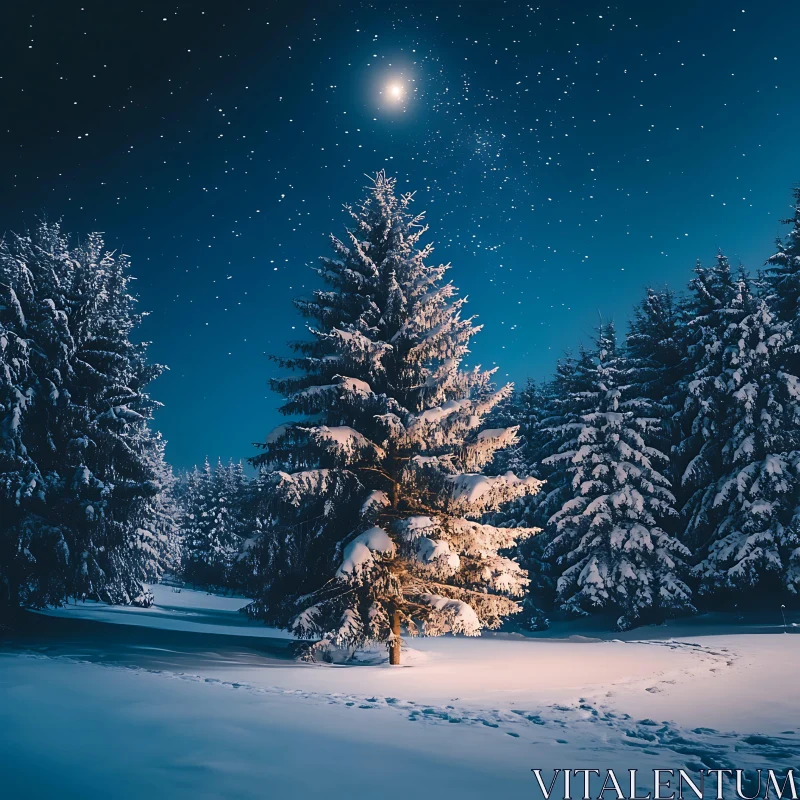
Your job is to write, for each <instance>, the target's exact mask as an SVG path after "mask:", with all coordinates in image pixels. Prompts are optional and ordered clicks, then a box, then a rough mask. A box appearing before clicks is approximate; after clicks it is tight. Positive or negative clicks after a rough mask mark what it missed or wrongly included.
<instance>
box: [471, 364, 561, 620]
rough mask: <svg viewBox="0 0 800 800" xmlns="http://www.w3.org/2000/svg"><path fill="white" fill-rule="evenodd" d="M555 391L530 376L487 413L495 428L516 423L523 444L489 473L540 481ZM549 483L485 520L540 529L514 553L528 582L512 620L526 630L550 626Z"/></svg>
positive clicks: (495, 463)
mask: <svg viewBox="0 0 800 800" xmlns="http://www.w3.org/2000/svg"><path fill="white" fill-rule="evenodd" d="M554 383H555V382H554ZM552 389H553V386H552V385H548V384H538V383H536V382H535V381H533V380H532V379H528V381H527V383H526V385H525V388H524V389H522V390H521V391H519V392H514V394H513V395H512V396H511V397H509V398H508V399H507V400H504V401H503V402H502V403H499V404H498V406H497V408H496V409H495V410H494V411H493V412H492V413H491V414H490V415H489V418H488V420H487V424H488V425H489V426H491V427H493V428H495V427H511V426H516V427H518V428H519V434H518V436H519V439H520V442H519V444H518V445H516V446H514V447H511V448H508V449H506V450H501V451H499V452H498V453H497V454H496V455H495V458H494V460H493V462H492V463H491V464H490V465H488V466H487V469H486V472H487V474H492V475H501V474H503V473H505V472H507V471H508V470H511V471H512V472H513V473H514V474H515V475H532V476H534V477H535V478H539V479H542V478H543V477H544V474H545V473H546V472H548V471H549V469H548V468H547V467H545V466H544V465H543V464H542V463H541V462H542V459H543V458H545V457H546V456H548V455H552V452H551V451H550V448H549V445H550V443H551V437H550V436H549V434H548V431H547V428H546V424H547V423H549V422H551V421H552V416H553V413H554V408H553V402H554V398H553V396H552ZM549 487H550V484H546V485H545V487H544V490H545V491H540V492H538V493H536V494H532V495H525V496H523V497H519V498H517V499H516V500H513V501H512V502H511V503H509V504H507V505H506V506H504V507H503V508H501V509H500V510H499V511H494V512H492V513H490V514H487V515H486V518H485V519H484V521H485V522H488V523H490V524H492V525H497V526H499V527H502V528H528V529H535V530H537V531H539V534H538V535H536V536H528V537H526V538H524V539H523V540H521V541H520V543H519V544H518V546H517V548H516V551H515V554H516V557H517V558H518V560H519V563H520V564H521V565H522V567H523V568H524V569H525V571H526V572H527V573H528V579H529V583H528V588H527V591H526V594H525V597H524V599H523V601H522V611H521V612H520V614H519V615H518V616H517V617H515V620H514V621H515V623H516V624H517V625H520V626H521V627H523V628H527V629H528V630H543V629H546V628H547V626H548V619H547V609H548V608H550V607H551V606H552V599H553V594H554V590H555V581H554V579H553V575H552V571H553V570H552V565H550V564H549V563H547V562H546V561H545V560H544V558H543V553H544V550H545V548H546V546H547V537H546V536H544V535H542V533H541V532H542V529H543V527H544V523H545V522H546V521H547V518H548V517H549V516H550V515H549V514H547V516H545V515H544V513H543V508H544V505H543V501H544V500H545V499H546V497H547V489H548V488H549Z"/></svg>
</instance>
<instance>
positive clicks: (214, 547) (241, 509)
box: [181, 459, 248, 588]
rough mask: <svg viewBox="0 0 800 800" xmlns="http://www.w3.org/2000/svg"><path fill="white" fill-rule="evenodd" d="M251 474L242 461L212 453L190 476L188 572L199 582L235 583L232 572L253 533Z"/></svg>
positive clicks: (185, 500)
mask: <svg viewBox="0 0 800 800" xmlns="http://www.w3.org/2000/svg"><path fill="white" fill-rule="evenodd" d="M246 487H247V478H246V477H245V475H244V471H243V469H242V465H241V464H235V463H233V462H230V463H228V464H222V462H218V463H217V465H216V467H215V468H214V469H212V468H211V465H210V464H209V462H208V459H206V461H205V464H204V466H203V469H202V470H199V469H197V468H196V467H195V469H194V470H193V471H192V472H190V473H189V474H188V475H187V476H186V477H185V487H184V489H183V491H182V493H181V502H182V505H183V508H184V513H183V520H184V522H183V554H182V559H181V560H182V565H183V577H184V579H185V580H186V581H188V582H190V583H193V584H196V585H198V586H206V587H217V588H231V583H232V577H231V573H232V570H233V569H234V565H235V564H236V563H237V561H238V558H239V555H240V553H241V547H242V543H243V542H244V541H245V539H246V538H247V534H248V531H247V521H248V517H247V514H246V510H245V505H246V491H247V488H246Z"/></svg>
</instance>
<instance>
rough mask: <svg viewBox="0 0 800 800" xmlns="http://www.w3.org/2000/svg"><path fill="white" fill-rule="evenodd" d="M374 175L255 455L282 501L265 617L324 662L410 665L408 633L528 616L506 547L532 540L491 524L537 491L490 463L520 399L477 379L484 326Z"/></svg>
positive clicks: (391, 188) (305, 304)
mask: <svg viewBox="0 0 800 800" xmlns="http://www.w3.org/2000/svg"><path fill="white" fill-rule="evenodd" d="M411 203H412V195H411V194H404V195H400V196H398V195H397V193H396V191H395V182H394V180H392V179H390V178H388V177H386V175H385V174H384V173H382V172H381V173H378V175H377V176H376V178H375V180H374V183H373V185H372V186H371V187H370V188H369V191H368V192H367V196H366V199H365V200H364V201H363V202H362V203H361V204H359V205H358V206H356V207H354V208H349V209H348V211H349V214H350V218H351V221H352V227H351V229H350V230H349V231H348V235H347V240H346V241H341V240H339V239H337V238H333V239H332V245H333V250H334V254H335V255H334V257H333V258H325V259H322V262H321V266H320V267H319V268H318V274H319V275H320V277H321V278H322V279H323V281H324V282H325V283H326V284H327V287H328V288H326V289H320V290H318V291H316V292H315V293H314V295H313V298H311V299H309V300H300V301H297V306H298V308H299V309H300V311H301V312H302V313H303V314H304V315H305V316H306V317H307V318H309V319H311V320H312V321H313V324H312V325H310V326H309V332H310V334H311V337H310V339H309V340H306V341H302V342H298V343H295V344H294V345H293V348H294V351H295V356H294V357H292V358H288V359H281V360H280V363H281V365H282V366H283V367H284V368H288V369H289V370H291V371H292V372H293V373H294V374H293V375H291V376H290V377H287V378H281V379H276V380H274V381H273V384H272V385H273V387H274V388H275V389H276V390H277V391H278V392H280V393H281V394H282V395H283V396H284V397H285V398H286V402H285V404H284V405H283V407H282V409H281V410H282V411H283V413H285V414H287V415H301V416H304V417H305V420H304V421H298V422H291V423H289V424H287V425H284V426H281V427H280V428H279V429H277V430H276V431H274V432H273V433H272V434H271V435H270V436H269V437H268V439H267V441H266V442H265V443H264V445H263V450H264V452H263V453H262V454H261V455H260V456H258V457H256V458H255V459H254V461H255V463H256V464H257V465H259V466H260V467H261V468H262V470H264V471H265V472H268V471H270V470H276V469H277V470H279V471H273V472H272V473H271V474H269V475H268V476H267V478H266V480H267V481H268V485H269V491H267V492H264V494H265V495H266V496H267V497H268V498H269V500H270V514H271V515H272V523H271V526H270V534H269V535H268V539H269V542H268V543H267V544H266V545H265V547H264V548H263V549H264V550H265V552H266V553H267V555H266V557H265V563H269V564H270V569H269V572H270V578H269V583H268V585H266V586H265V587H264V589H263V591H262V592H261V593H260V595H259V597H258V598H257V601H256V602H255V603H254V605H253V606H252V607H251V611H252V613H254V614H255V615H257V616H260V617H262V618H264V619H266V620H268V621H270V622H272V623H277V624H280V625H285V626H288V627H289V628H290V629H291V630H292V631H294V632H295V633H296V634H297V635H298V636H300V637H302V638H306V639H316V640H318V642H317V644H316V645H315V649H317V650H318V649H323V650H326V651H328V652H330V651H332V650H337V649H341V650H345V651H347V652H350V651H352V649H353V648H356V647H359V646H362V645H363V644H365V643H366V642H370V641H380V642H387V643H388V644H389V651H390V662H391V663H393V664H396V663H399V660H400V634H401V626H402V625H405V626H406V629H407V631H408V633H409V634H410V635H416V634H427V635H439V634H442V633H445V632H448V631H450V632H454V633H463V634H467V635H477V634H479V633H480V630H481V628H484V627H489V628H495V627H497V626H498V625H499V624H500V622H501V620H502V618H503V617H504V616H506V615H508V614H512V613H515V612H516V611H517V610H518V609H519V606H518V603H517V602H516V600H515V599H514V598H516V597H519V596H520V595H521V594H522V593H523V591H524V588H525V585H526V580H527V579H526V577H525V574H524V571H523V570H522V569H521V568H520V566H519V565H518V564H517V563H516V562H515V561H513V560H511V559H510V558H508V557H504V556H502V555H500V551H502V550H504V549H506V548H510V547H512V546H513V545H514V544H515V542H516V541H517V540H518V539H519V538H521V537H523V536H525V535H526V534H529V533H530V531H526V530H522V529H507V528H498V527H495V526H492V525H486V524H481V523H479V522H478V521H476V520H477V518H478V517H479V516H480V515H482V514H483V513H485V512H487V511H489V510H491V509H493V508H496V507H498V506H499V505H500V504H501V503H503V502H506V501H510V500H512V499H513V498H515V497H518V496H520V495H522V494H525V493H530V492H535V491H536V490H537V489H538V487H539V481H538V480H536V479H535V478H533V477H527V478H517V477H516V476H515V475H514V474H513V473H511V472H508V473H506V474H503V475H497V476H486V475H483V474H481V473H480V470H481V468H482V467H483V466H484V465H486V464H487V463H489V462H490V461H491V459H492V457H493V455H494V453H495V452H496V451H497V450H498V449H500V448H502V447H506V446H509V445H512V444H513V443H514V442H515V441H516V438H517V436H516V434H517V431H516V428H514V427H511V428H498V429H490V430H482V431H481V430H480V426H481V420H482V418H483V417H484V416H485V415H486V414H488V413H489V412H490V411H491V410H492V409H493V408H494V407H495V406H496V405H497V403H498V402H500V401H501V400H503V399H504V398H506V397H507V396H508V394H509V392H510V391H511V387H509V386H506V387H503V388H501V389H499V390H495V389H493V387H492V385H491V373H489V372H485V371H481V370H480V369H479V368H477V367H475V368H472V369H469V370H468V369H465V368H464V367H463V366H462V363H463V360H464V359H465V357H466V356H467V355H468V346H469V342H470V339H471V338H472V336H473V335H474V334H475V333H476V331H477V330H478V329H477V328H476V327H475V326H474V325H473V323H472V320H471V319H470V318H465V317H464V316H463V313H462V312H463V306H464V302H465V300H464V299H460V298H458V297H457V294H456V289H455V287H454V286H453V285H452V284H451V283H448V282H445V280H444V277H445V273H446V271H447V267H446V266H431V265H429V264H428V260H429V258H430V255H431V250H432V248H431V246H430V245H424V246H423V245H421V244H420V239H421V237H422V236H423V235H424V233H425V231H426V230H427V227H426V226H425V225H424V224H423V215H421V214H414V213H413V212H412V211H411Z"/></svg>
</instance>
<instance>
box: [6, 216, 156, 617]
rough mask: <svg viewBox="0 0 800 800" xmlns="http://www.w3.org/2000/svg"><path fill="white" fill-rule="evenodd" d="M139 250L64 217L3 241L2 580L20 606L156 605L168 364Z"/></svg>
mask: <svg viewBox="0 0 800 800" xmlns="http://www.w3.org/2000/svg"><path fill="white" fill-rule="evenodd" d="M129 283H130V275H129V264H128V259H127V257H126V256H124V255H120V256H115V255H113V254H111V253H108V252H106V251H105V250H104V247H103V241H102V238H101V237H100V236H99V235H98V234H92V235H90V236H89V237H87V239H86V240H85V241H84V242H83V243H81V244H79V245H76V246H71V245H70V243H69V241H68V240H67V237H66V236H64V235H63V234H62V233H61V230H60V228H59V226H58V225H51V224H47V223H42V224H40V225H39V227H38V228H37V229H36V230H35V231H34V233H33V234H32V235H29V236H15V235H11V236H9V237H7V238H6V239H5V240H3V242H2V243H0V518H2V520H3V525H2V529H0V552H1V554H2V557H0V581H2V584H3V587H4V591H3V592H2V593H0V594H2V595H3V598H2V599H3V601H5V602H7V603H9V604H10V605H20V604H22V605H44V604H47V603H54V604H60V603H62V602H64V600H65V599H66V598H67V597H69V596H87V597H96V598H100V599H103V600H108V601H110V602H138V603H141V604H147V603H148V602H149V601H150V598H149V595H148V593H147V592H145V591H144V589H143V587H142V580H143V579H145V578H146V577H148V576H150V577H152V576H154V575H156V574H157V573H158V571H159V569H160V566H159V562H160V559H161V549H160V545H159V542H158V541H157V540H155V539H153V537H152V535H151V531H150V530H148V527H147V525H146V522H147V520H148V519H149V511H148V509H149V507H150V505H151V503H152V500H153V498H154V497H155V496H156V495H157V494H158V493H159V491H160V490H161V487H160V481H159V475H160V473H161V470H162V466H163V451H162V446H161V444H160V440H159V438H158V437H157V435H155V434H154V433H153V432H152V430H151V429H150V426H149V423H150V419H151V418H152V413H153V411H154V409H155V408H156V407H157V406H158V404H157V403H156V402H155V401H153V400H152V399H151V398H150V397H149V394H148V391H147V386H148V384H149V383H150V382H151V381H152V380H153V379H154V378H155V377H156V376H157V375H158V374H159V372H160V371H161V368H160V367H159V366H157V365H152V364H149V363H148V361H147V358H146V345H143V344H137V343H134V342H133V341H132V340H131V335H132V333H133V331H134V330H135V328H136V327H137V326H138V324H139V322H140V320H141V314H139V313H137V311H136V307H135V304H136V300H135V298H134V297H133V296H132V295H131V293H130V290H129Z"/></svg>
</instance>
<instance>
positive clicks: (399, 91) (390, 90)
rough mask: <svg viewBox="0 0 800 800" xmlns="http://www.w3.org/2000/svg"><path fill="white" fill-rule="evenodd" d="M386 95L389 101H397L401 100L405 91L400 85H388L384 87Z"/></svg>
mask: <svg viewBox="0 0 800 800" xmlns="http://www.w3.org/2000/svg"><path fill="white" fill-rule="evenodd" d="M386 93H387V94H388V95H389V99H390V100H394V101H399V100H402V99H403V95H404V94H405V89H404V88H403V84H401V83H390V84H389V86H387V87H386Z"/></svg>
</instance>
